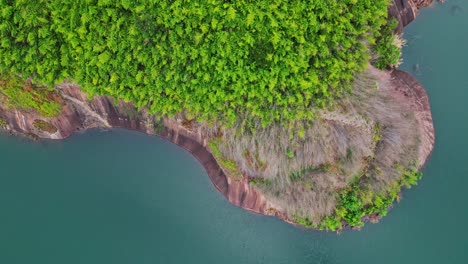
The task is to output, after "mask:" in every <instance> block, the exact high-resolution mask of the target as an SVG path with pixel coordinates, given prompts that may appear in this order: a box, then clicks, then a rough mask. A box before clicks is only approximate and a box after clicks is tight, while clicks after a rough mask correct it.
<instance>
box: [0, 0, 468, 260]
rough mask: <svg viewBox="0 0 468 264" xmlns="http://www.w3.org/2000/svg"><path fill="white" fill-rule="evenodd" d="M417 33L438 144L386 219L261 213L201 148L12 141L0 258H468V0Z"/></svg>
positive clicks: (2, 187) (432, 13)
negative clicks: (338, 221)
mask: <svg viewBox="0 0 468 264" xmlns="http://www.w3.org/2000/svg"><path fill="white" fill-rule="evenodd" d="M455 6H458V7H455ZM405 38H407V39H408V46H407V47H406V48H405V49H404V59H405V64H404V65H403V66H402V68H403V69H406V70H408V71H410V72H414V74H415V75H416V76H417V77H418V79H419V80H420V81H421V82H422V83H423V84H424V85H425V87H426V88H427V90H428V92H429V94H430V99H431V104H432V110H433V114H434V121H435V127H436V134H437V141H436V147H435V151H434V153H433V155H432V157H431V159H430V161H429V162H428V164H427V166H426V168H425V169H424V178H423V180H422V181H421V182H420V184H419V185H418V186H417V187H416V188H413V189H411V190H409V191H406V192H405V193H404V195H403V200H402V202H401V203H399V204H397V205H396V206H395V208H394V209H393V210H392V211H391V212H390V214H389V215H388V216H387V217H385V218H384V219H383V220H382V221H381V222H380V223H379V224H376V225H367V226H366V227H365V228H364V229H363V230H362V231H359V232H356V231H347V232H344V233H342V234H341V235H336V234H333V233H324V232H314V231H305V230H302V229H299V228H295V227H293V226H291V225H288V224H285V223H283V222H281V221H280V220H277V219H275V218H271V217H265V216H260V215H255V214H251V213H249V212H246V211H244V210H242V209H239V208H237V207H234V206H232V205H231V204H229V203H228V202H227V201H226V200H225V199H224V198H223V197H222V196H221V195H220V194H219V193H218V192H216V190H215V189H214V187H213V186H212V185H211V183H210V182H209V179H208V177H207V176H206V173H205V172H204V170H203V168H202V167H201V166H200V164H199V163H198V162H197V161H196V160H195V159H194V158H193V157H192V156H190V155H189V154H188V153H186V152H184V151H183V150H181V149H180V148H178V147H177V146H174V145H172V144H170V143H168V142H166V141H164V140H161V139H159V138H157V137H149V136H145V135H142V134H139V133H136V132H129V131H123V130H112V131H99V130H93V131H88V132H87V133H84V134H78V135H74V136H72V137H71V138H69V139H67V140H64V141H40V142H39V143H37V142H30V141H28V140H25V139H21V138H14V137H9V136H0V149H1V150H2V151H0V208H1V211H0V263H1V264H3V263H5V264H29V263H34V264H75V263H80V264H81V263H85V264H95V263H96V264H107V263H111V264H123V263H129V264H140V263H145V264H146V263H203V264H205V263H226V264H229V263H275V264H276V263H288V264H289V263H302V264H305V263H327V264H328V263H342V264H348V263H350V264H354V263H356V264H358V263H359V264H363V263H379V264H387V263H388V264H394V263H398V264H406V263H411V264H417V263H424V264H436V263H437V264H439V263H444V264H445V263H468V231H467V230H466V227H465V223H467V222H468V205H467V202H468V200H467V198H466V186H468V167H467V164H468V155H467V154H466V149H468V137H467V136H466V131H467V130H468V122H466V120H468V109H467V108H466V101H467V100H468V89H467V88H468V67H467V63H468V52H467V50H466V49H467V47H468V1H455V0H452V1H449V3H448V4H445V5H443V6H437V7H436V8H428V9H424V10H423V11H422V13H421V15H420V17H419V18H418V20H417V21H416V22H414V23H413V24H411V25H410V26H409V27H408V28H407V29H406V30H405Z"/></svg>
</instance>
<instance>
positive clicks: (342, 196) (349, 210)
mask: <svg viewBox="0 0 468 264" xmlns="http://www.w3.org/2000/svg"><path fill="white" fill-rule="evenodd" d="M398 170H399V171H400V172H401V177H400V178H399V179H398V180H397V181H396V182H395V183H394V184H391V185H389V186H390V187H389V189H388V190H386V191H385V192H383V193H374V192H372V191H371V190H370V189H368V188H367V187H366V186H365V185H362V183H360V182H359V181H353V183H351V184H350V185H349V186H348V187H347V188H345V189H344V190H342V191H341V192H340V193H339V194H338V204H337V206H336V209H335V213H334V214H333V215H330V216H327V217H325V218H324V219H322V221H321V222H320V223H319V224H318V225H317V228H319V229H322V230H332V231H336V230H339V229H341V226H342V223H347V224H348V225H349V226H351V227H361V226H363V225H364V222H363V217H364V216H367V215H377V216H379V217H382V216H386V215H387V212H388V209H389V208H390V207H391V205H392V204H393V202H394V201H395V199H397V197H398V194H399V192H400V191H401V188H402V187H406V188H411V186H414V185H416V184H417V181H418V180H420V179H421V177H422V173H421V172H418V171H417V170H416V169H415V168H408V169H406V168H403V167H401V166H399V167H398ZM301 223H306V224H308V222H307V221H304V220H303V219H302V220H301Z"/></svg>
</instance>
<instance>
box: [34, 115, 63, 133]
mask: <svg viewBox="0 0 468 264" xmlns="http://www.w3.org/2000/svg"><path fill="white" fill-rule="evenodd" d="M33 125H34V127H35V128H37V129H38V130H40V131H42V132H47V133H50V134H53V133H55V132H57V131H58V129H57V127H56V126H54V125H52V124H51V123H49V122H46V121H44V120H40V119H36V120H34V122H33Z"/></svg>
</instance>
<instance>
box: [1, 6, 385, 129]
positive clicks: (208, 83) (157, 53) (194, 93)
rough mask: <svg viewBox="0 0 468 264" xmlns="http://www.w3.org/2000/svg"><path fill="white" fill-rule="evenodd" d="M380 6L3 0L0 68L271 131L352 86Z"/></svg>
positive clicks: (170, 111)
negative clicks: (243, 121)
mask: <svg viewBox="0 0 468 264" xmlns="http://www.w3.org/2000/svg"><path fill="white" fill-rule="evenodd" d="M387 5H388V1H387V0H359V1H358V0H326V1H324V0H320V1H305V0H301V1H288V3H287V4H285V2H284V1H279V0H257V1H247V0H239V1H232V2H231V1H221V0H206V1H196V0H191V1H190V0H185V1H184V0H144V1H130V0H122V1H111V0H77V1H68V0H66V1H62V0H61V1H58V0H52V1H50V0H47V1H46V0H38V1H27V0H14V1H13V0H0V8H1V12H0V17H1V21H2V23H1V24H0V69H1V70H2V71H6V72H8V73H10V74H16V75H18V76H21V77H23V78H31V80H32V81H33V82H35V83H39V84H45V85H48V86H50V87H53V86H54V85H55V84H59V83H61V82H63V81H64V80H72V81H74V82H76V83H78V84H79V85H80V86H82V87H83V89H84V90H85V91H87V92H88V93H89V94H99V95H109V96H113V97H115V98H119V99H124V100H126V101H132V102H133V103H134V104H135V105H136V106H137V107H140V108H141V107H147V108H149V109H150V111H151V112H152V113H157V114H160V115H174V114H177V113H181V112H184V113H186V114H187V115H188V116H190V117H192V118H198V119H199V120H208V121H213V120H216V121H220V122H222V123H224V124H226V125H229V124H232V123H233V122H235V121H236V119H237V117H238V116H239V115H240V114H242V116H244V117H248V119H252V120H256V122H261V123H262V125H263V126H267V125H268V124H271V123H273V122H276V121H288V120H292V121H294V120H308V119H311V118H312V115H313V114H312V111H310V108H311V107H321V106H324V105H327V104H330V103H332V102H333V99H334V98H336V97H339V96H340V95H342V94H343V93H345V92H347V91H348V90H349V89H350V87H351V86H350V84H351V81H352V80H353V77H354V75H355V74H356V73H357V72H359V71H362V70H363V69H364V68H365V67H366V65H367V63H368V62H369V60H370V50H369V49H370V48H371V47H372V45H374V44H375V42H376V39H378V35H379V30H380V28H381V27H382V26H383V25H385V24H386V18H387Z"/></svg>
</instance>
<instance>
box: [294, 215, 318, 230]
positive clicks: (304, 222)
mask: <svg viewBox="0 0 468 264" xmlns="http://www.w3.org/2000/svg"><path fill="white" fill-rule="evenodd" d="M293 221H294V222H295V223H296V224H299V225H301V226H303V227H306V228H312V227H315V225H314V223H313V222H312V220H311V219H310V218H309V217H301V216H294V217H293Z"/></svg>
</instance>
